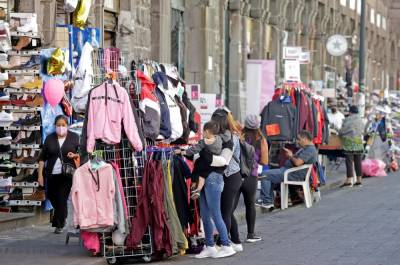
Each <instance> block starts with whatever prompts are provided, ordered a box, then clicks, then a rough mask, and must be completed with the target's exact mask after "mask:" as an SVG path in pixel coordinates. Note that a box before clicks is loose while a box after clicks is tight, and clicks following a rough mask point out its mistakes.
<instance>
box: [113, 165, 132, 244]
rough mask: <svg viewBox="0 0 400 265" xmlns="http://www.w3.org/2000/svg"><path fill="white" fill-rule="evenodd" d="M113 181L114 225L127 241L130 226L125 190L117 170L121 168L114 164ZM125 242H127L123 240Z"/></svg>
mask: <svg viewBox="0 0 400 265" xmlns="http://www.w3.org/2000/svg"><path fill="white" fill-rule="evenodd" d="M111 166H112V167H113V179H114V186H115V196H114V198H115V199H114V224H115V225H117V227H116V228H117V229H116V231H118V232H119V234H120V235H121V236H122V237H123V238H124V239H125V238H126V236H127V235H128V231H129V226H128V225H127V220H128V214H127V213H128V209H127V206H126V201H125V194H124V188H123V187H122V182H121V178H120V175H119V172H118V173H117V172H116V170H115V169H117V170H118V171H119V167H118V166H117V165H116V164H115V163H113V164H111ZM122 241H125V240H122Z"/></svg>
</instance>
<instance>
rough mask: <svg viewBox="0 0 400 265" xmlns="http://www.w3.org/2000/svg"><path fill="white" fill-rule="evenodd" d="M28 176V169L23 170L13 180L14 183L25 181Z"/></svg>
mask: <svg viewBox="0 0 400 265" xmlns="http://www.w3.org/2000/svg"><path fill="white" fill-rule="evenodd" d="M27 176H28V170H27V169H26V168H23V169H21V170H20V172H19V173H18V175H17V176H16V177H13V178H12V180H13V181H14V182H21V181H23V180H24V179H25V178H26V177H27Z"/></svg>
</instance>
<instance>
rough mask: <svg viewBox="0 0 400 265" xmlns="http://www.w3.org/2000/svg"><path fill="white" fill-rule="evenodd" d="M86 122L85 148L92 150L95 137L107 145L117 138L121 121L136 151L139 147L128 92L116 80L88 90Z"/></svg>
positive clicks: (113, 142) (140, 142) (117, 141)
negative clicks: (113, 82) (89, 91)
mask: <svg viewBox="0 0 400 265" xmlns="http://www.w3.org/2000/svg"><path fill="white" fill-rule="evenodd" d="M89 101H90V102H89V110H88V123H87V146H86V147H87V151H88V152H93V149H94V146H95V141H96V139H101V140H103V141H104V142H105V143H108V144H117V143H119V142H120V141H121V129H122V126H121V124H123V125H124V129H125V133H126V136H127V137H128V139H129V141H130V143H131V144H132V146H133V148H134V149H135V150H136V151H141V150H142V149H143V144H142V141H141V140H140V136H139V133H138V128H137V126H136V122H135V116H134V115H133V112H132V107H131V102H130V100H129V96H128V93H127V92H126V90H125V89H124V88H122V87H120V85H119V84H118V83H115V84H114V85H113V84H107V83H106V82H105V83H103V84H101V85H100V86H98V87H96V88H94V89H93V90H92V91H91V93H90V98H89Z"/></svg>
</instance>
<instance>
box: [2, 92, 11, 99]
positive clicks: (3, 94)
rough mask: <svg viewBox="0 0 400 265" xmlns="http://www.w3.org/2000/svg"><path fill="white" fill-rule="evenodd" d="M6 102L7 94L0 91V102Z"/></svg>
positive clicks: (8, 96)
mask: <svg viewBox="0 0 400 265" xmlns="http://www.w3.org/2000/svg"><path fill="white" fill-rule="evenodd" d="M5 100H6V101H8V100H10V95H9V94H7V93H4V92H3V91H0V101H5Z"/></svg>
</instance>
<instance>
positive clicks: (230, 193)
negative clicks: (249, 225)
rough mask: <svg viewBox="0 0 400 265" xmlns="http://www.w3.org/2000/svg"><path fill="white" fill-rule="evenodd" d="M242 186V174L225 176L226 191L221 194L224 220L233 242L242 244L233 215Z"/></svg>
mask: <svg viewBox="0 0 400 265" xmlns="http://www.w3.org/2000/svg"><path fill="white" fill-rule="evenodd" d="M241 186H242V176H241V175H240V172H238V173H235V174H233V175H231V176H229V177H226V176H224V189H223V191H222V194H221V214H222V218H223V219H224V222H225V225H226V229H227V230H228V231H230V236H231V241H232V242H233V243H234V244H240V243H241V242H240V237H239V228H238V224H237V221H236V218H235V215H234V214H233V213H234V211H235V208H236V207H235V202H236V197H237V195H238V194H239V190H240V187H241Z"/></svg>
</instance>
